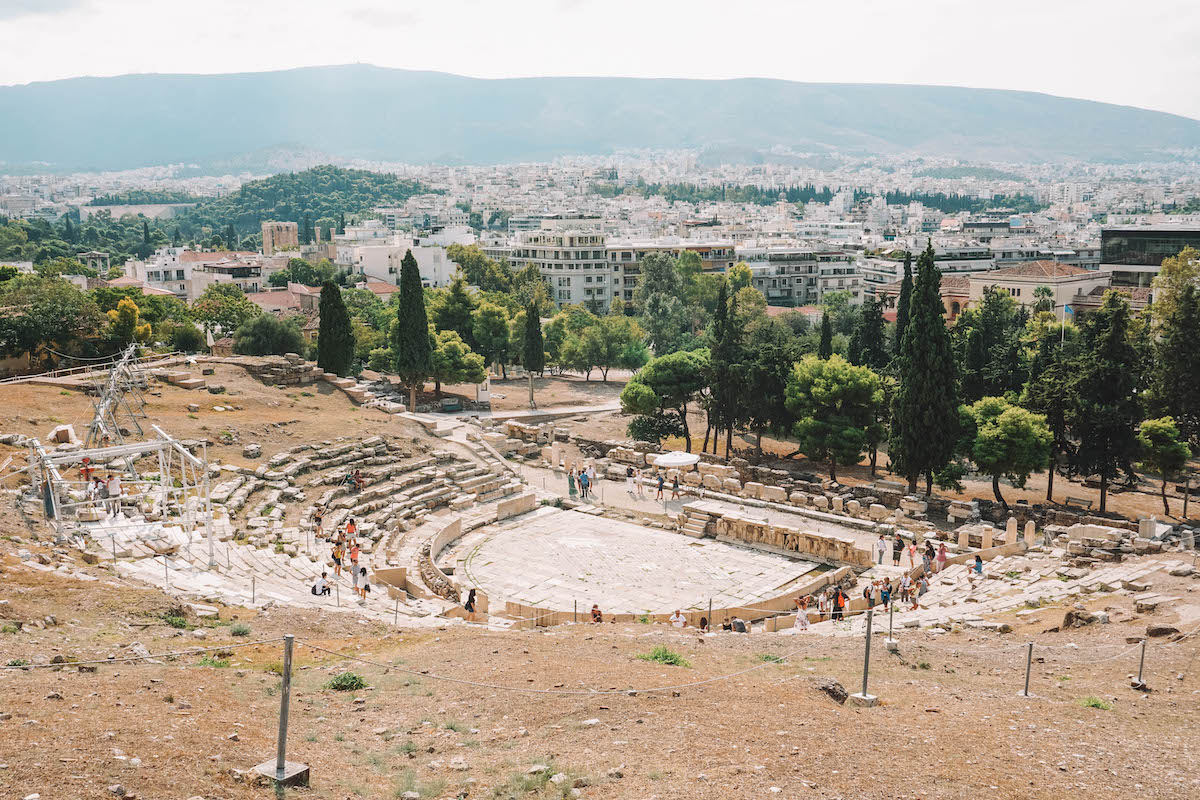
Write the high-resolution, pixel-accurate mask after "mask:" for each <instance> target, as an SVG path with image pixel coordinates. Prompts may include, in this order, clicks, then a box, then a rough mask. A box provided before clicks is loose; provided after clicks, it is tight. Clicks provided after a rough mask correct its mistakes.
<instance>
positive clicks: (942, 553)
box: [937, 542, 946, 572]
mask: <svg viewBox="0 0 1200 800" xmlns="http://www.w3.org/2000/svg"><path fill="white" fill-rule="evenodd" d="M945 568H946V543H945V542H942V543H941V544H940V545H938V551H937V571H938V572H941V571H942V570H944V569H945Z"/></svg>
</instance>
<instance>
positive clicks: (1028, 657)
mask: <svg viewBox="0 0 1200 800" xmlns="http://www.w3.org/2000/svg"><path fill="white" fill-rule="evenodd" d="M1032 669H1033V642H1030V643H1029V649H1028V650H1026V651H1025V691H1023V692H1021V697H1033V695H1031V694H1030V693H1029V673H1030V671H1031V670H1032Z"/></svg>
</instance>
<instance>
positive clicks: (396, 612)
mask: <svg viewBox="0 0 1200 800" xmlns="http://www.w3.org/2000/svg"><path fill="white" fill-rule="evenodd" d="M393 599H394V600H395V601H396V606H395V608H393V609H392V624H393V625H399V624H400V598H399V597H396V598H393Z"/></svg>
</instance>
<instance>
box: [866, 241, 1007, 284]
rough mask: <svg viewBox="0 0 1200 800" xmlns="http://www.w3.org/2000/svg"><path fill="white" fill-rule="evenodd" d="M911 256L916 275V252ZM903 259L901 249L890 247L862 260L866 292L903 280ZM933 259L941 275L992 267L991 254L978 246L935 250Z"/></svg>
mask: <svg viewBox="0 0 1200 800" xmlns="http://www.w3.org/2000/svg"><path fill="white" fill-rule="evenodd" d="M912 255H913V272H914V273H915V272H916V269H917V264H916V261H917V255H918V253H915V252H914V253H913V254H912ZM904 256H905V251H904V250H901V249H900V248H893V249H891V250H884V251H883V252H881V253H879V254H878V255H873V256H869V257H867V258H865V259H863V261H862V263H861V265H860V269H861V272H862V278H863V284H864V286H866V287H867V291H870V292H874V291H875V287H878V286H885V285H887V284H889V283H895V282H896V281H898V280H900V279H901V278H903V277H904ZM933 260H934V261H935V262H936V263H937V267H938V269H939V270H941V272H942V275H972V274H974V273H976V272H986V271H987V270H989V269H992V268H993V267H994V266H995V260H994V259H993V258H992V251H991V250H990V249H989V248H987V247H979V246H970V247H935V248H934V249H933Z"/></svg>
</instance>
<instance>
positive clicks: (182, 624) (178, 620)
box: [163, 616, 188, 629]
mask: <svg viewBox="0 0 1200 800" xmlns="http://www.w3.org/2000/svg"><path fill="white" fill-rule="evenodd" d="M163 622H165V623H167V624H168V625H170V626H171V627H172V628H180V629H182V628H186V627H187V626H188V622H187V620H186V619H184V618H183V617H175V616H168V617H163Z"/></svg>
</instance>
